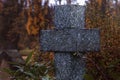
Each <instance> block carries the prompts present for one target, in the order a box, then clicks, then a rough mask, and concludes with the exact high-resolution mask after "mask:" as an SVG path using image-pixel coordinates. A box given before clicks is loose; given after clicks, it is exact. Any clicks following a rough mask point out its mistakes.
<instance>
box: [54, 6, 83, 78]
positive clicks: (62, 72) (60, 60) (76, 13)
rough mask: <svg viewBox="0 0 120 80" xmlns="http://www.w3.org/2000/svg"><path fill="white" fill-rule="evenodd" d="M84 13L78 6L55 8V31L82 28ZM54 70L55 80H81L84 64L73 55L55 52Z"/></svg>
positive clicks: (81, 7)
mask: <svg viewBox="0 0 120 80" xmlns="http://www.w3.org/2000/svg"><path fill="white" fill-rule="evenodd" d="M84 12H85V7H83V6H79V5H63V6H56V7H55V27H56V29H58V30H59V29H71V28H77V29H78V28H84ZM73 36H75V35H73ZM55 68H56V80H83V75H84V73H85V62H84V60H81V59H80V58H77V57H75V58H74V56H73V54H70V53H67V52H66V53H60V52H56V53H55Z"/></svg>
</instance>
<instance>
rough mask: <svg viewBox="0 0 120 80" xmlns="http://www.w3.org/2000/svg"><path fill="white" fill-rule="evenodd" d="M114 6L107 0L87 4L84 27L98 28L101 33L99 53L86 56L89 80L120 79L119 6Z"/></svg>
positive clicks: (90, 0)
mask: <svg viewBox="0 0 120 80" xmlns="http://www.w3.org/2000/svg"><path fill="white" fill-rule="evenodd" d="M116 4H117V5H116ZM116 4H115V3H113V2H111V1H107V0H96V1H92V0H89V1H88V2H87V11H86V27H87V28H99V29H100V32H101V34H100V36H101V38H100V40H101V51H100V53H92V54H89V55H88V64H87V66H88V74H89V77H90V78H91V80H119V79H120V76H119V75H120V74H119V72H120V24H119V23H120V16H119V15H118V14H119V13H120V10H119V8H120V6H118V5H119V3H116ZM88 80H90V79H88Z"/></svg>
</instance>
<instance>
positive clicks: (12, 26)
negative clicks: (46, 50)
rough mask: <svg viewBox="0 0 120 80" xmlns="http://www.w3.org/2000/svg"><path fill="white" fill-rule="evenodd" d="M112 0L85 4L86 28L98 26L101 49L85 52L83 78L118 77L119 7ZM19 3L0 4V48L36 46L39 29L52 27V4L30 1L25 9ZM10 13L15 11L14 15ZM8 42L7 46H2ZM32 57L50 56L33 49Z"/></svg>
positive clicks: (109, 79) (114, 79)
mask: <svg viewBox="0 0 120 80" xmlns="http://www.w3.org/2000/svg"><path fill="white" fill-rule="evenodd" d="M21 1H22V0H21ZM40 1H41V0H40ZM112 1H113V0H109V1H107V0H96V1H92V0H89V1H88V3H87V11H86V27H87V28H93V27H95V28H97V27H98V28H100V29H101V52H100V53H99V54H93V53H90V54H88V55H87V74H85V77H86V80H90V79H91V80H99V79H100V80H119V79H120V77H119V75H120V73H119V72H120V60H119V58H120V27H119V26H120V24H119V23H120V22H119V21H120V16H119V13H120V11H119V8H120V6H119V1H118V0H116V1H115V2H114V4H113V2H112ZM23 2H24V1H23ZM23 2H21V4H17V0H13V2H11V1H7V2H6V3H5V4H3V3H1V15H2V16H1V17H0V18H1V21H0V24H1V27H0V32H1V33H0V35H1V36H0V37H2V38H0V40H1V41H0V42H2V43H0V45H1V46H0V47H1V49H3V48H4V46H5V47H7V48H11V47H13V48H17V49H19V50H20V51H21V49H25V48H26V47H29V48H32V49H34V47H36V46H37V47H38V46H39V45H37V44H38V33H39V30H41V29H53V22H52V17H51V15H53V12H52V11H53V8H54V7H48V3H47V2H46V4H45V5H44V8H43V7H42V5H39V3H40V2H39V1H38V0H34V4H31V6H28V7H29V8H28V9H25V6H27V4H26V5H23V4H22V3H23ZM10 4H16V5H10ZM29 4H30V3H29ZM2 5H4V6H6V7H3V6H2ZM32 6H34V7H35V11H32V9H31V7H32ZM22 8H24V9H22ZM49 12H51V13H49ZM13 13H16V15H15V14H13ZM33 14H35V15H33ZM25 16H26V17H25ZM2 21H3V22H2ZM9 21H10V22H9ZM2 23H5V24H2ZM14 34H16V35H14ZM17 35H20V36H18V37H19V40H17V39H18V37H17V38H16V36H17ZM5 40H6V41H5ZM9 41H12V42H9ZM6 42H7V43H6ZM8 43H9V45H11V46H6V45H7V44H8ZM39 53H41V52H39ZM33 59H34V61H39V62H40V61H41V62H44V61H45V62H48V61H52V59H53V55H52V54H51V55H49V54H38V49H37V50H36V51H35V53H34V56H33ZM87 78H88V79H87Z"/></svg>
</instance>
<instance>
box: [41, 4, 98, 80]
mask: <svg viewBox="0 0 120 80" xmlns="http://www.w3.org/2000/svg"><path fill="white" fill-rule="evenodd" d="M84 20H85V7H84V6H80V5H61V6H55V16H54V23H55V29H54V30H42V31H41V33H40V42H41V43H40V45H41V50H42V51H54V52H55V59H54V63H55V70H56V80H83V79H84V78H83V77H84V74H85V60H84V58H81V57H76V56H74V55H73V53H74V52H78V54H84V53H85V52H89V51H92V52H93V51H99V49H100V31H99V29H85V27H84V26H85V21H84Z"/></svg>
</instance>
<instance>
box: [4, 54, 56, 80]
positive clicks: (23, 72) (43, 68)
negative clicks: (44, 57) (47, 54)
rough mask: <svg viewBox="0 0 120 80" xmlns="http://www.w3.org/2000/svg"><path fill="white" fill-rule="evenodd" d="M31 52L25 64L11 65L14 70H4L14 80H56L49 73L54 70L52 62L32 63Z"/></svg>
mask: <svg viewBox="0 0 120 80" xmlns="http://www.w3.org/2000/svg"><path fill="white" fill-rule="evenodd" d="M33 54H34V52H31V53H30V54H29V55H28V57H27V58H26V60H25V64H18V63H10V64H11V65H12V68H13V69H6V68H5V69H4V71H6V72H7V73H9V74H10V76H11V79H12V80H54V77H53V76H50V75H49V71H52V70H53V67H52V66H51V61H49V62H45V61H44V62H42V63H38V62H32V61H31V60H32V56H33Z"/></svg>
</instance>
